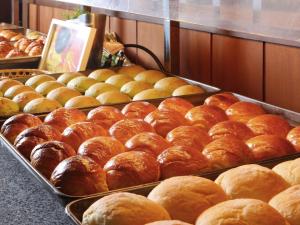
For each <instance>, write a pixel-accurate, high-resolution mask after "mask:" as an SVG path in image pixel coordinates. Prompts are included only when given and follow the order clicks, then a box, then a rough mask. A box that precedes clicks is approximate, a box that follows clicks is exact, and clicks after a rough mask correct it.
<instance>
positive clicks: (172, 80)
mask: <svg viewBox="0 0 300 225" xmlns="http://www.w3.org/2000/svg"><path fill="white" fill-rule="evenodd" d="M187 84H188V83H187V82H186V81H184V80H182V79H180V78H177V77H166V78H163V79H161V80H159V81H157V82H156V83H155V85H154V88H156V89H161V90H164V91H167V92H169V93H173V91H175V90H176V89H177V88H179V87H181V86H184V85H187Z"/></svg>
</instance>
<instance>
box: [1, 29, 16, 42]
mask: <svg viewBox="0 0 300 225" xmlns="http://www.w3.org/2000/svg"><path fill="white" fill-rule="evenodd" d="M16 35H17V33H16V32H14V31H12V30H2V31H1V33H0V36H1V37H4V38H6V39H8V40H10V39H11V38H12V37H14V36H16Z"/></svg>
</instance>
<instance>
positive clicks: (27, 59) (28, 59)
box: [0, 55, 41, 66]
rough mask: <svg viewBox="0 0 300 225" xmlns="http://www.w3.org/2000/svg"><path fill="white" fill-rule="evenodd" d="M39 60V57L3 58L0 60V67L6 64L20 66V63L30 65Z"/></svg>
mask: <svg viewBox="0 0 300 225" xmlns="http://www.w3.org/2000/svg"><path fill="white" fill-rule="evenodd" d="M40 59H41V55H38V56H23V57H14V58H9V59H6V58H3V59H0V66H1V65H5V66H7V64H21V63H32V62H38V61H40Z"/></svg>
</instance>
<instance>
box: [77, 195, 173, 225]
mask: <svg viewBox="0 0 300 225" xmlns="http://www.w3.org/2000/svg"><path fill="white" fill-rule="evenodd" d="M168 219H170V216H169V214H168V212H167V211H166V210H165V209H164V208H163V207H161V206H160V205H159V204H156V203H154V202H152V201H150V200H148V199H147V198H145V197H144V196H141V195H137V194H133V193H126V192H119V193H114V194H111V195H108V196H105V197H103V198H100V199H99V200H98V201H96V202H95V203H93V204H92V205H91V206H90V207H89V208H88V209H87V210H86V211H85V212H84V214H83V218H82V225H99V224H109V225H144V224H147V223H150V222H153V221H157V220H168Z"/></svg>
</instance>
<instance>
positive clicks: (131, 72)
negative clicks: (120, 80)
mask: <svg viewBox="0 0 300 225" xmlns="http://www.w3.org/2000/svg"><path fill="white" fill-rule="evenodd" d="M143 71H145V69H144V68H143V67H142V66H140V65H130V66H123V67H121V68H120V69H119V70H118V73H120V74H125V75H128V76H130V77H132V78H135V76H136V75H137V74H139V73H141V72H143Z"/></svg>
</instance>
